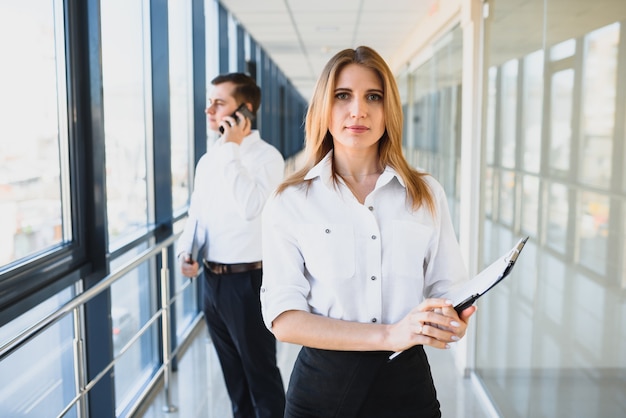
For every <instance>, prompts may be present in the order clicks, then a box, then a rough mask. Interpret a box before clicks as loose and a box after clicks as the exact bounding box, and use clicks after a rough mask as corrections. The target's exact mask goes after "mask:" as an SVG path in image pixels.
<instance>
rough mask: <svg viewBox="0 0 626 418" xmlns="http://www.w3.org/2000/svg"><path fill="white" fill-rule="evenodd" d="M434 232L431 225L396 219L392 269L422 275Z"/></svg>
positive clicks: (410, 274)
mask: <svg viewBox="0 0 626 418" xmlns="http://www.w3.org/2000/svg"><path fill="white" fill-rule="evenodd" d="M432 233H433V229H432V228H431V227H430V226H427V225H423V224H420V223H417V222H405V221H395V222H394V223H393V238H392V262H393V265H392V271H393V272H394V273H395V274H399V275H402V276H413V277H415V275H416V274H418V272H419V275H420V276H422V272H423V271H424V262H425V260H424V258H425V257H426V252H427V250H428V244H429V243H430V239H431V236H432Z"/></svg>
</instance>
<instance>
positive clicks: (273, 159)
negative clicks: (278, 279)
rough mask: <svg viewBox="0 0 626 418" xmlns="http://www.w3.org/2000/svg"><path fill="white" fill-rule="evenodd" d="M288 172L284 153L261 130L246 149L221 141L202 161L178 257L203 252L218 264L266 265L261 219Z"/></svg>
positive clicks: (244, 143)
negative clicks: (266, 140) (267, 139)
mask: <svg viewBox="0 0 626 418" xmlns="http://www.w3.org/2000/svg"><path fill="white" fill-rule="evenodd" d="M284 170H285V161H284V159H283V157H282V155H281V154H280V152H278V150H277V149H276V148H275V147H273V146H272V145H270V144H268V143H267V142H265V141H263V140H262V139H261V137H260V136H259V132H258V131H256V130H253V131H252V132H251V133H250V135H248V136H247V137H245V138H244V139H243V141H242V142H241V144H240V145H237V144H234V143H232V142H224V140H223V139H222V138H220V139H218V140H217V141H216V142H215V143H214V144H213V145H211V146H210V147H209V149H208V150H207V152H206V154H204V155H203V156H202V158H200V161H198V165H197V167H196V173H195V180H194V190H193V194H192V196H191V202H190V205H189V211H188V214H189V217H188V219H187V223H186V224H185V230H184V232H183V233H182V234H181V237H180V238H179V241H178V252H177V254H181V253H183V252H186V253H195V249H198V248H201V249H202V254H201V255H202V257H204V259H205V260H207V261H212V262H216V263H224V264H234V263H249V262H255V261H260V260H261V256H262V254H261V216H260V215H261V212H262V210H263V206H264V205H265V202H266V200H267V198H268V197H269V196H270V195H271V193H272V192H273V191H274V189H276V187H277V186H278V185H279V184H280V182H281V181H282V180H283V176H284ZM194 232H195V233H194ZM194 235H195V239H194ZM193 255H194V257H195V256H196V254H193Z"/></svg>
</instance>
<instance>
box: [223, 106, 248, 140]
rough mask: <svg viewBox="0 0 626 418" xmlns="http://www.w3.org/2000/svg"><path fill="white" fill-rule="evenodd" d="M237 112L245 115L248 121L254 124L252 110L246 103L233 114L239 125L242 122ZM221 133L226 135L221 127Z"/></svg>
mask: <svg viewBox="0 0 626 418" xmlns="http://www.w3.org/2000/svg"><path fill="white" fill-rule="evenodd" d="M237 112H239V113H243V115H244V116H245V117H246V119H250V122H252V121H253V120H254V115H253V114H252V112H250V110H249V109H248V106H246V104H245V103H242V104H241V106H239V107H238V108H237V110H235V111H234V112H233V114H232V115H230V116H232V117H233V118H235V121H237V124H239V122H240V120H239V117H238V116H237ZM220 132H221V133H224V127H223V126H220Z"/></svg>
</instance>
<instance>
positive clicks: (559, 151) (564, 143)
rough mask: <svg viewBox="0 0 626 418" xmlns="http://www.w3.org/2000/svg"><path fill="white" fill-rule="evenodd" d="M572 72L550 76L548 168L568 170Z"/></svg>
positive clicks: (560, 72)
mask: <svg viewBox="0 0 626 418" xmlns="http://www.w3.org/2000/svg"><path fill="white" fill-rule="evenodd" d="M573 88H574V70H572V69H567V70H563V71H559V72H557V73H555V74H554V75H553V76H552V90H551V98H550V99H551V102H550V117H551V120H550V168H552V169H554V170H557V171H559V172H566V171H568V170H569V164H570V163H569V159H570V150H571V142H572V94H573V93H572V90H573Z"/></svg>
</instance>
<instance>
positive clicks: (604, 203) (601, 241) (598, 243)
mask: <svg viewBox="0 0 626 418" xmlns="http://www.w3.org/2000/svg"><path fill="white" fill-rule="evenodd" d="M609 209H610V202H609V198H608V197H607V196H604V195H600V194H598V193H592V192H580V194H579V197H578V222H577V225H578V228H579V230H578V234H577V235H578V260H579V262H580V264H582V265H583V266H585V267H588V268H590V269H591V270H593V271H595V272H596V273H598V274H605V272H606V262H607V250H608V239H609V212H610V210H609Z"/></svg>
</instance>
